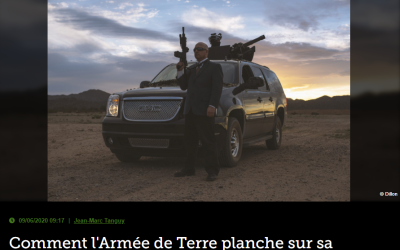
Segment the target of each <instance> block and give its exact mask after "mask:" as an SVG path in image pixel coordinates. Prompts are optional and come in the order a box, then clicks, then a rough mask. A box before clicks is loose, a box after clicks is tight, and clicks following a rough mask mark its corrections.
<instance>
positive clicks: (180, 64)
mask: <svg viewBox="0 0 400 250" xmlns="http://www.w3.org/2000/svg"><path fill="white" fill-rule="evenodd" d="M184 67H185V64H184V63H183V62H178V64H177V65H176V69H177V70H178V71H182V70H183V68H184Z"/></svg>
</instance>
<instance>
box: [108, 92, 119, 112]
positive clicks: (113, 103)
mask: <svg viewBox="0 0 400 250" xmlns="http://www.w3.org/2000/svg"><path fill="white" fill-rule="evenodd" d="M118 106H119V95H110V97H109V98H108V102H107V116H118Z"/></svg>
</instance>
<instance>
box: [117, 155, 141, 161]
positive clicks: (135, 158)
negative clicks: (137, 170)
mask: <svg viewBox="0 0 400 250" xmlns="http://www.w3.org/2000/svg"><path fill="white" fill-rule="evenodd" d="M114 154H115V156H116V157H117V158H118V160H120V161H122V162H137V161H139V159H140V157H141V156H136V155H130V154H126V153H114Z"/></svg>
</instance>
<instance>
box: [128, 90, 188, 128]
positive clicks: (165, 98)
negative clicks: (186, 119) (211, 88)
mask: <svg viewBox="0 0 400 250" xmlns="http://www.w3.org/2000/svg"><path fill="white" fill-rule="evenodd" d="M132 100H180V101H181V102H180V103H179V106H178V109H177V110H176V113H175V114H174V115H173V116H172V118H170V119H167V120H132V119H128V118H126V116H125V108H124V104H125V101H132ZM182 102H183V97H175V96H171V97H169V96H147V97H126V98H124V99H123V101H122V105H121V109H122V115H123V116H124V118H125V119H126V120H127V121H131V122H167V121H171V120H172V119H174V118H175V117H176V115H177V114H178V112H179V110H181V106H182Z"/></svg>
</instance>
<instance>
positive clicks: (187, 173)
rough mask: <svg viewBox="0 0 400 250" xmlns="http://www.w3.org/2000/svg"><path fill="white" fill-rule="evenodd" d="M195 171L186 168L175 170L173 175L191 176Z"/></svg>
mask: <svg viewBox="0 0 400 250" xmlns="http://www.w3.org/2000/svg"><path fill="white" fill-rule="evenodd" d="M194 173H195V171H187V170H181V171H179V172H176V173H175V174H174V176H175V177H184V176H191V175H194Z"/></svg>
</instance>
